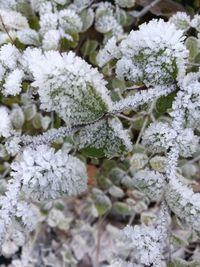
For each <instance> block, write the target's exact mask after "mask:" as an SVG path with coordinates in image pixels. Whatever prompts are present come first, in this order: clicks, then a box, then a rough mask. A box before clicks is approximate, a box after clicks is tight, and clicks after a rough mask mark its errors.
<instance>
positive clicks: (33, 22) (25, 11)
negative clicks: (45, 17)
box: [17, 3, 40, 30]
mask: <svg viewBox="0 0 200 267" xmlns="http://www.w3.org/2000/svg"><path fill="white" fill-rule="evenodd" d="M17 11H18V12H20V13H21V14H22V15H24V16H25V17H26V18H27V19H28V22H29V26H30V28H32V29H34V30H39V28H40V26H39V20H38V17H37V16H36V15H35V13H34V11H33V10H32V8H31V5H30V4H28V3H18V4H17Z"/></svg>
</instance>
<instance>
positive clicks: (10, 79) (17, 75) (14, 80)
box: [3, 69, 24, 96]
mask: <svg viewBox="0 0 200 267" xmlns="http://www.w3.org/2000/svg"><path fill="white" fill-rule="evenodd" d="M23 77H24V72H23V71H22V70H20V69H15V70H13V71H12V72H10V74H8V76H7V77H6V79H5V83H4V86H3V87H4V89H3V94H4V95H6V96H7V95H17V94H19V93H20V92H21V89H22V88H21V83H22V80H23Z"/></svg>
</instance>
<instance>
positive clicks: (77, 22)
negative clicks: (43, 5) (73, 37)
mask: <svg viewBox="0 0 200 267" xmlns="http://www.w3.org/2000/svg"><path fill="white" fill-rule="evenodd" d="M59 22H60V26H61V27H62V29H63V30H64V31H65V32H68V33H71V34H74V33H78V32H80V31H81V29H82V26H83V24H82V21H81V19H80V17H79V15H78V14H76V12H75V11H74V10H70V9H65V10H61V11H60V12H59Z"/></svg>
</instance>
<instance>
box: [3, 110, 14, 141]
mask: <svg viewBox="0 0 200 267" xmlns="http://www.w3.org/2000/svg"><path fill="white" fill-rule="evenodd" d="M0 118H1V123H0V136H3V137H8V136H10V134H11V130H12V124H11V119H10V116H9V113H8V110H7V108H5V107H2V106H1V107H0Z"/></svg>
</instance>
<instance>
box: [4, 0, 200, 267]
mask: <svg viewBox="0 0 200 267" xmlns="http://www.w3.org/2000/svg"><path fill="white" fill-rule="evenodd" d="M135 2H136V1H135V0H115V1H112V3H111V2H110V1H92V0H84V1H80V0H74V1H73V0H31V1H26V0H8V1H5V0H2V1H0V92H1V97H0V102H1V104H0V138H1V139H0V140H1V144H0V148H1V153H0V154H1V161H2V162H1V164H0V167H1V168H0V172H1V178H2V179H1V180H2V181H4V182H3V183H1V184H3V185H4V186H3V189H2V190H1V195H0V243H1V247H2V252H3V254H4V255H8V254H9V255H10V254H12V253H15V251H17V249H18V247H20V246H23V248H24V244H25V242H26V239H30V236H31V235H30V234H29V231H33V230H34V229H36V228H37V224H38V223H40V219H41V218H38V216H37V215H38V214H37V210H40V209H41V210H42V212H43V214H44V213H45V214H47V216H46V217H47V218H48V219H46V218H43V219H42V220H43V222H44V221H45V220H47V223H49V227H54V228H56V227H58V224H57V223H52V221H51V220H50V218H51V216H52V217H54V218H55V217H56V218H55V219H59V218H62V219H63V220H64V219H65V220H64V223H66V221H67V220H66V218H65V217H64V215H63V213H62V208H63V207H60V206H62V205H58V206H59V207H60V210H59V211H58V212H57V211H56V212H54V211H55V209H54V207H53V205H54V204H55V203H56V200H58V199H60V198H65V197H68V198H69V197H71V198H70V200H71V203H73V204H74V206H76V205H78V208H77V207H73V209H71V210H73V211H71V210H70V213H73V212H77V213H78V215H79V219H80V220H84V219H85V214H83V216H82V214H81V212H82V210H83V212H84V209H87V212H88V210H89V212H91V214H89V215H91V216H88V214H87V220H88V222H91V221H90V220H92V219H91V218H90V217H92V218H94V217H95V220H96V219H97V217H98V216H102V219H103V220H102V221H103V223H104V220H105V221H106V220H107V217H109V216H110V215H111V216H112V215H113V214H115V215H117V216H116V217H115V220H116V218H117V219H118V218H123V220H121V221H120V223H124V222H126V223H128V220H127V219H129V225H128V226H127V227H125V229H124V231H123V233H122V236H123V238H122V239H123V240H124V242H125V245H124V246H125V248H127V249H128V250H129V251H130V254H126V255H124V257H123V258H121V257H120V256H121V254H120V253H116V254H118V255H116V261H114V262H113V263H110V262H109V263H108V264H111V265H110V266H118V267H121V266H128V267H129V266H130V267H132V266H133V267H136V266H137V267H144V266H155V267H165V266H167V265H168V264H170V262H169V261H170V249H171V247H172V246H171V244H170V242H171V240H172V238H171V236H172V235H173V225H171V224H170V218H169V217H170V216H171V211H172V212H173V215H172V216H174V217H177V218H178V219H179V220H180V221H181V223H182V225H183V227H185V228H187V229H189V228H190V231H191V232H192V231H193V233H195V232H199V231H200V223H199V221H200V196H199V193H196V192H194V191H193V188H192V186H191V185H188V184H187V183H189V182H188V181H187V179H186V178H187V177H184V178H182V176H181V175H180V172H181V171H182V170H183V173H184V174H185V175H186V176H187V175H188V176H195V178H197V177H196V176H197V175H196V173H198V170H199V165H198V162H199V150H200V147H199V131H200V71H199V55H200V50H199V46H198V42H199V33H198V32H199V31H200V26H199V25H200V16H199V15H198V14H197V15H195V16H193V17H190V16H189V15H187V14H186V13H183V12H179V13H177V14H174V15H173V16H172V17H171V18H170V19H169V20H168V21H164V20H163V19H152V20H151V21H149V22H145V23H143V24H141V25H139V27H137V23H140V21H142V20H140V19H138V20H137V21H136V19H135V17H134V16H133V13H134V10H132V9H134V8H136V9H137V5H135ZM153 3H154V4H155V2H154V1H153ZM153 3H152V4H153ZM152 4H151V5H152ZM151 5H150V6H147V8H146V9H145V8H144V9H142V10H141V12H139V14H143V13H145V12H146V11H145V10H147V11H149V10H150V9H151V7H152V6H151ZM150 11H151V10H150ZM136 12H137V10H136ZM191 27H192V28H193V29H192V30H191V31H190V30H189V29H190V28H191ZM130 29H134V30H131V31H130ZM97 66H98V68H97ZM91 158H95V159H91ZM104 158H108V160H105V162H106V163H105V162H104ZM111 158H112V161H109V160H110V159H111ZM104 163H105V165H104ZM191 164H192V166H193V167H194V170H195V171H193V172H187V171H185V168H186V167H185V166H191ZM87 165H88V166H87ZM93 165H95V166H93ZM91 166H92V167H91ZM87 169H88V173H89V175H88V173H87ZM91 169H92V172H93V171H94V173H95V179H93V177H91V175H90V172H91ZM183 173H182V174H183ZM188 173H189V174H188ZM191 173H192V174H191ZM88 176H89V179H88ZM186 181H187V182H186ZM99 184H100V188H98V186H99ZM87 188H88V190H87ZM140 191H141V192H140ZM80 195H81V196H80ZM77 196H80V198H79V199H76V197H77ZM127 196H128V198H126V197H127ZM88 199H89V201H88ZM141 199H143V200H141ZM73 201H74V202H73ZM84 201H85V203H84ZM88 203H89V204H88ZM148 205H150V206H149V207H150V209H151V210H153V212H154V213H156V214H157V217H156V219H155V220H152V219H151V220H149V219H146V217H145V215H144V214H143V211H144V210H145V211H146V209H147V208H148ZM36 206H37V208H36ZM83 206H84V208H83ZM86 206H87V207H86ZM88 206H89V208H90V209H89V208H88ZM65 208H66V207H65V205H64V208H63V210H65ZM66 209H67V208H66ZM80 211H81V212H80ZM68 212H69V211H68ZM89 212H88V213H89ZM118 212H119V213H120V212H121V213H122V216H121V214H120V216H121V217H120V216H118V215H119V214H118ZM38 213H39V212H38ZM131 213H133V214H131ZM141 213H142V214H141ZM50 215H51V216H50ZM107 215H109V216H107ZM136 215H137V216H136ZM139 215H141V216H139ZM154 215H155V214H154ZM57 216H58V218H57ZM103 216H105V217H103ZM128 217H130V218H128ZM83 218H84V219H83ZM135 218H136V219H135ZM50 221H51V222H50ZM71 221H74V222H75V223H76V219H75V220H74V218H73V219H72V220H71V217H70V223H71ZM174 221H175V220H173V222H174ZM135 222H136V223H137V225H131V224H132V223H135ZM140 222H141V224H140ZM70 223H69V224H70ZM95 223H96V221H95ZM101 223H102V222H101V221H100V223H99V226H98V227H99V233H100V234H99V233H98V235H101V231H102V229H103V227H104V225H103V227H102V225H101ZM105 223H106V222H105ZM91 224H94V222H93V221H92V222H91ZM44 225H45V222H44ZM59 227H60V225H59ZM62 227H63V228H65V225H64V226H63V225H62ZM67 227H68V228H67V229H69V228H70V227H71V225H70V226H69V225H68V226H67ZM83 228H84V227H83ZM90 228H92V226H90ZM101 228H102V229H101ZM65 229H66V228H65ZM36 232H37V231H36ZM49 232H51V231H49ZM72 232H73V231H72ZM97 243H98V242H97ZM84 244H85V243H84ZM8 246H11V251H9V249H8ZM98 250H99V248H97V252H98V253H99V251H98ZM98 253H97V256H96V258H97V259H98ZM74 254H76V253H74ZM77 254H78V253H77ZM64 256H65V257H67V256H66V255H64ZM64 256H63V258H64ZM68 260H69V259H68ZM73 260H74V258H73ZM97 261H98V260H97ZM21 262H22V261H21V260H20V259H16V260H13V263H12V265H13V266H14V263H16V266H17V264H18V265H20V264H22V263H21ZM74 262H76V261H74ZM65 263H66V262H65ZM65 263H63V266H64V264H65ZM68 263H69V262H68ZM68 263H67V264H68ZM38 264H40V263H38ZM69 266H71V265H69ZM102 266H104V265H102ZM25 267H26V266H25Z"/></svg>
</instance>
